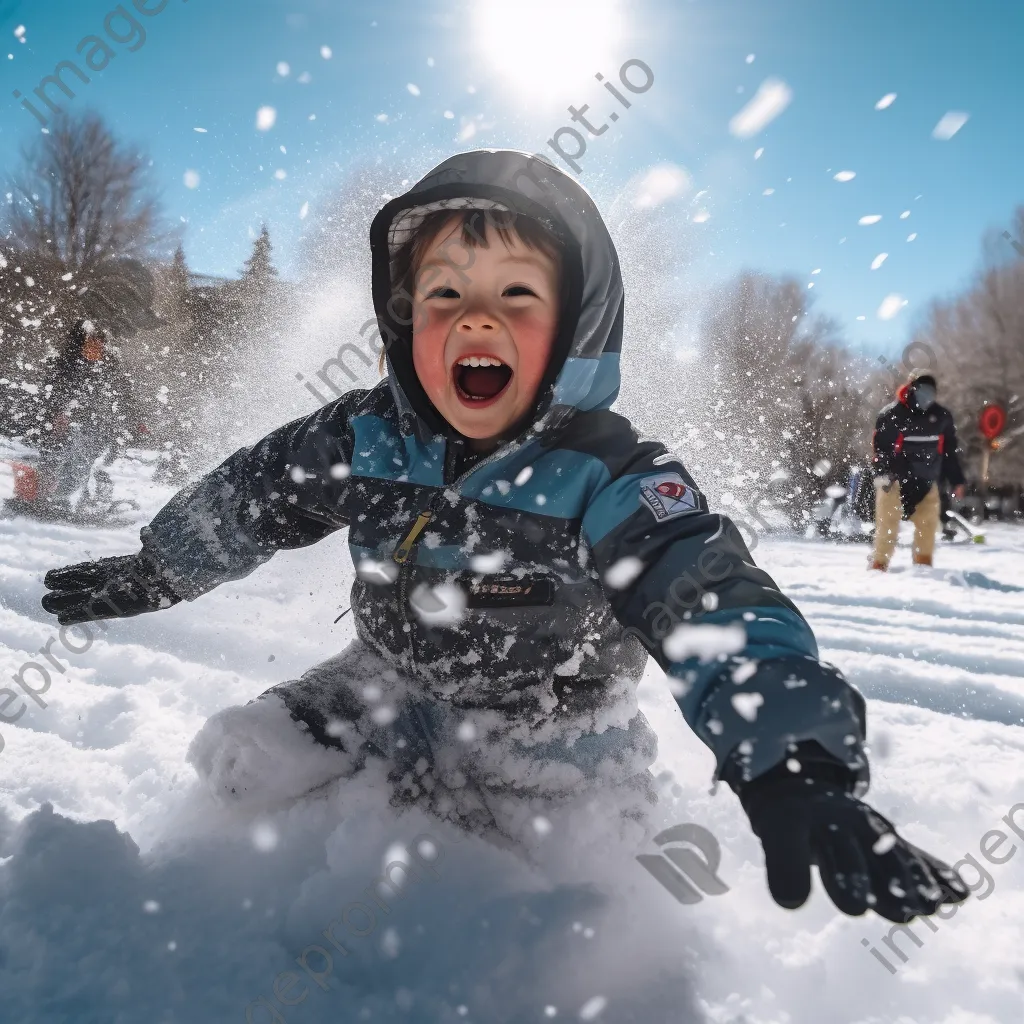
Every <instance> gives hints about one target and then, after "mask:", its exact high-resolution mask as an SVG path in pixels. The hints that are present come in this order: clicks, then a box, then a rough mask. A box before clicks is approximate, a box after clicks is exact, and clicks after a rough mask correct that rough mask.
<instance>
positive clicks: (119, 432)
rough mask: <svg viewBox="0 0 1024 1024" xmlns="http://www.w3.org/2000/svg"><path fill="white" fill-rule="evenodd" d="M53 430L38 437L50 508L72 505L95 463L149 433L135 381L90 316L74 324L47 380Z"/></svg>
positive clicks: (47, 412) (41, 476)
mask: <svg viewBox="0 0 1024 1024" xmlns="http://www.w3.org/2000/svg"><path fill="white" fill-rule="evenodd" d="M46 391H47V392H48V394H47V397H46V401H45V406H44V415H45V422H46V423H47V424H48V425H49V430H48V431H47V432H46V433H45V434H44V435H43V439H42V441H41V443H40V460H39V467H38V472H39V484H40V489H39V496H40V498H41V499H42V500H43V501H44V502H45V503H46V505H47V506H48V507H49V510H50V511H61V510H69V509H70V504H71V495H72V494H73V493H74V492H75V491H76V490H78V489H79V488H80V487H83V486H84V485H85V484H86V483H87V482H88V480H89V476H90V474H91V472H92V467H93V464H94V463H95V462H96V460H97V459H98V458H99V457H100V456H101V455H104V454H106V453H108V452H109V451H110V450H111V449H112V448H114V449H123V448H126V447H127V446H128V445H129V444H131V443H133V442H135V441H136V440H137V439H138V437H139V436H140V435H141V434H143V433H145V431H146V428H145V426H144V425H143V423H142V414H141V408H140V406H139V402H138V399H137V398H136V395H135V386H134V384H133V382H132V380H131V378H130V377H129V375H128V373H127V372H126V371H125V369H124V365H123V364H122V362H121V360H120V358H119V357H118V355H117V353H116V352H115V351H114V350H113V349H112V348H111V345H110V339H109V336H108V335H107V333H106V331H104V330H103V329H102V328H100V327H99V326H97V325H96V324H95V323H94V322H93V321H90V320H79V321H78V322H77V323H76V324H75V325H74V327H72V329H71V333H70V336H69V338H68V341H67V342H66V344H65V345H64V347H63V348H62V349H61V352H60V354H59V355H58V356H57V360H56V362H55V363H54V365H53V368H52V369H51V371H50V373H49V375H48V376H47V381H46Z"/></svg>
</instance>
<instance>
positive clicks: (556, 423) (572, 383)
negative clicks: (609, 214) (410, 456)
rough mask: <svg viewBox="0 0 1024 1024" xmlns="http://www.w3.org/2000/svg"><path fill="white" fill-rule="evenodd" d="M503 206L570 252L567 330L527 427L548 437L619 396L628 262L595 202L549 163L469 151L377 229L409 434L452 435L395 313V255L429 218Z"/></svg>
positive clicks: (406, 327)
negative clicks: (623, 267)
mask: <svg viewBox="0 0 1024 1024" xmlns="http://www.w3.org/2000/svg"><path fill="white" fill-rule="evenodd" d="M467 208H473V209H494V210H500V211H505V212H511V213H513V214H516V215H522V216H525V217H532V218H534V219H535V220H539V221H540V222H541V223H543V224H544V225H545V226H546V227H548V228H549V229H550V230H551V231H552V233H553V234H554V235H555V236H556V237H557V238H558V239H559V240H560V242H561V243H562V246H563V250H564V259H563V270H562V294H561V302H560V308H559V321H558V333H557V335H556V337H555V343H554V347H553V349H552V357H551V362H550V363H549V364H548V369H547V373H546V374H545V377H544V379H543V381H542V382H541V386H540V389H539V391H538V397H537V401H536V403H535V405H534V408H533V410H532V413H531V416H530V418H529V422H530V424H531V425H528V426H527V428H526V429H524V430H523V433H522V434H521V435H520V436H521V437H523V435H525V434H527V433H532V434H545V433H550V432H552V431H554V430H556V429H560V428H562V427H564V426H565V424H566V423H567V422H568V420H569V419H571V417H572V416H573V415H574V414H575V413H576V412H577V411H582V410H590V409H605V408H608V407H609V406H610V405H611V404H612V402H614V401H615V398H616V396H617V395H618V391H619V353H620V351H621V348H622V320H623V295H622V275H621V274H620V272H619V260H618V256H617V255H616V252H615V246H614V245H613V244H612V240H611V236H610V235H609V234H608V229H607V228H606V226H605V223H604V221H603V220H602V219H601V214H600V213H599V212H598V209H597V206H596V204H595V203H594V201H593V199H591V198H590V196H589V195H588V194H587V192H586V190H585V189H584V188H582V187H581V186H580V185H579V184H578V183H577V182H576V181H574V180H573V179H572V178H570V177H569V176H568V175H567V174H565V173H564V172H563V171H561V170H559V169H558V168H557V167H555V166H554V165H553V164H552V163H550V162H549V161H548V160H546V159H545V158H544V157H539V156H534V155H532V154H530V153H520V152H517V151H515V150H500V149H486V150H475V151H473V152H470V153H461V154H459V155H457V156H453V157H451V158H449V159H448V160H445V161H444V163H442V164H439V165H438V166H437V167H435V168H434V169H433V170H432V171H430V172H429V173H428V174H427V175H426V176H425V177H424V178H423V179H422V180H420V181H419V182H417V183H416V184H415V185H414V186H413V187H412V188H411V189H410V190H409V191H408V192H406V193H405V194H404V195H402V196H399V197H398V198H397V199H393V200H391V201H390V202H389V203H388V204H387V205H386V206H385V207H384V208H383V209H382V210H381V211H380V212H379V213H378V214H377V216H376V217H375V218H374V220H373V224H372V225H371V227H370V251H371V258H372V275H373V277H372V280H373V304H374V309H375V311H376V314H377V323H378V326H379V328H380V332H381V337H382V338H383V339H385V344H386V346H387V353H388V354H387V362H388V370H389V377H390V383H391V388H392V391H393V394H394V397H395V401H396V402H397V403H398V407H399V411H400V413H401V414H402V416H401V421H402V424H403V427H402V429H403V431H405V432H406V433H411V432H412V431H413V430H416V431H417V433H419V434H420V436H422V437H424V438H426V437H428V436H436V435H437V434H445V435H450V434H451V433H452V428H451V427H450V426H449V425H448V424H447V423H446V422H445V421H444V420H443V419H442V417H441V416H440V414H439V413H438V412H437V410H436V409H435V408H434V406H433V404H432V403H431V402H430V400H429V399H428V398H427V396H426V393H425V392H424V390H423V388H422V386H421V385H420V383H419V380H418V379H417V377H416V373H415V370H414V369H413V362H412V327H411V324H410V323H409V322H408V321H405V320H402V319H400V318H399V317H397V316H396V314H395V309H394V303H393V301H392V299H393V292H392V289H393V287H394V282H393V280H392V257H393V256H394V254H395V252H396V251H397V249H398V248H399V247H400V246H401V244H402V242H403V241H404V240H405V239H406V238H407V237H408V235H409V233H410V231H411V230H413V229H414V228H415V227H416V225H417V224H418V223H419V222H420V220H422V218H423V217H424V216H426V214H428V213H430V212H433V211H434V210H442V209H452V210H458V209H467Z"/></svg>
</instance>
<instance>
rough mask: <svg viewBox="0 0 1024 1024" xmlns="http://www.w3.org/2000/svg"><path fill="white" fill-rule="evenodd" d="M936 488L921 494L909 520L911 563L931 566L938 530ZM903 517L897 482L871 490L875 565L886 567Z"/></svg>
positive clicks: (890, 559)
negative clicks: (887, 486)
mask: <svg viewBox="0 0 1024 1024" xmlns="http://www.w3.org/2000/svg"><path fill="white" fill-rule="evenodd" d="M940 504H941V503H940V500H939V489H938V487H935V486H933V487H932V489H931V490H930V491H929V492H928V493H927V494H926V495H925V496H924V498H923V499H922V500H921V502H920V504H919V505H918V506H917V508H915V509H914V514H913V515H912V516H911V517H910V521H911V522H912V523H913V524H914V547H913V560H914V564H915V565H931V564H932V555H933V554H934V552H935V535H936V533H937V532H938V529H939V507H940ZM902 519H903V502H902V499H901V497H900V485H899V483H898V482H896V483H893V485H892V487H890V488H889V490H888V491H884V490H882V489H881V488H877V489H876V490H875V564H876V565H882V566H885V567H886V568H888V567H889V562H890V561H892V556H893V552H894V551H895V550H896V539H897V538H898V537H899V533H900V522H901V521H902Z"/></svg>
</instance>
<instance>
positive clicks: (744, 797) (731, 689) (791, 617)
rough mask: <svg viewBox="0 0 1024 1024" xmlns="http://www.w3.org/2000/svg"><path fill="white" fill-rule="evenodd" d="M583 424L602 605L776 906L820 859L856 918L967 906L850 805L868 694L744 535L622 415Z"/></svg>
mask: <svg viewBox="0 0 1024 1024" xmlns="http://www.w3.org/2000/svg"><path fill="white" fill-rule="evenodd" d="M580 419H581V420H582V419H584V418H583V417H581V418H580ZM585 419H586V424H585V426H584V424H583V423H582V422H579V421H577V423H574V424H573V425H572V426H571V427H570V428H569V434H571V435H574V437H573V438H566V440H563V441H562V442H561V446H562V447H574V448H576V449H577V450H579V451H580V452H583V453H586V454H588V455H590V456H592V457H593V458H596V459H599V460H600V462H601V463H602V464H603V466H604V470H605V473H603V474H601V478H600V482H599V484H598V486H597V487H596V489H595V490H594V492H593V493H592V495H591V497H590V500H589V503H588V507H587V511H586V513H585V516H584V520H583V528H584V532H585V534H586V537H587V540H588V542H589V544H590V546H591V549H592V551H593V555H594V558H595V561H596V563H597V564H596V568H597V571H598V572H599V574H600V575H601V578H602V580H603V581H604V585H605V588H606V593H607V595H608V599H609V601H610V602H611V605H612V607H613V609H614V611H615V614H616V616H617V618H618V619H619V621H620V622H621V623H622V624H623V626H624V627H626V633H627V634H631V635H633V636H635V637H637V639H639V640H640V641H641V642H642V643H643V644H644V646H645V647H646V648H647V650H648V651H649V652H650V654H651V655H652V656H653V657H654V658H655V659H656V660H657V661H658V663H659V664H660V665H661V667H662V668H663V669H664V670H665V672H666V673H667V674H668V676H669V678H670V680H671V682H672V685H673V690H674V692H675V694H676V699H677V703H678V705H679V707H680V709H681V711H682V713H683V716H684V718H685V719H686V721H687V723H688V724H689V725H690V726H691V727H692V728H693V730H694V731H695V732H696V733H697V735H698V736H699V737H700V738H701V739H702V740H703V741H704V742H705V743H706V744H707V745H708V746H709V747H710V748H711V750H712V751H713V752H714V755H715V760H716V763H717V769H716V776H717V777H719V778H722V779H724V780H725V781H726V782H727V783H728V784H729V785H730V786H731V787H732V789H733V790H734V791H735V792H736V793H737V794H738V795H739V797H740V800H741V802H742V804H743V808H744V810H745V811H746V813H747V815H748V817H749V818H750V821H751V825H752V827H753V829H754V831H755V833H756V834H757V835H758V836H759V837H760V839H761V841H762V844H763V846H764V850H765V861H766V867H767V872H768V883H769V887H770V889H771V892H772V895H773V897H774V898H775V900H776V902H778V903H780V904H781V905H782V906H785V907H790V908H793V907H798V906H801V905H802V904H803V903H804V902H805V900H806V899H807V897H808V895H809V892H810V868H811V865H812V864H817V865H818V868H819V873H820V875H821V878H822V882H823V884H824V885H825V887H826V889H827V891H828V893H829V896H830V897H831V898H832V901H833V902H834V903H835V904H836V906H837V907H839V909H840V910H842V911H843V912H844V913H848V914H862V913H864V912H865V910H866V909H868V907H869V906H870V907H873V908H874V909H875V910H876V911H877V912H878V913H879V914H882V915H883V916H885V917H887V918H889V919H890V920H893V921H900V922H903V921H907V920H909V919H910V918H911V917H913V916H914V915H917V914H930V913H933V912H934V911H935V909H936V907H937V906H938V905H939V903H940V902H942V901H943V900H950V899H955V900H957V901H959V900H960V899H963V898H965V897H966V895H967V889H966V887H965V886H964V885H963V884H962V881H960V880H959V879H958V876H957V875H956V874H955V872H952V871H951V869H949V868H948V867H946V865H944V864H942V863H940V862H938V861H935V860H934V859H933V858H931V857H930V856H929V855H928V854H925V853H923V852H922V851H919V850H916V849H915V848H913V847H911V846H910V845H909V844H907V843H905V842H904V840H902V839H901V838H899V837H898V836H897V835H896V832H895V829H894V828H893V826H892V825H891V824H890V823H889V822H888V821H886V820H885V819H884V818H882V817H881V815H879V814H877V813H876V812H875V811H874V810H872V809H871V808H870V807H868V806H867V805H866V804H864V803H862V802H861V801H860V800H859V799H857V797H858V796H860V795H863V793H864V792H866V790H867V786H868V781H869V775H868V763H867V757H866V755H865V752H864V748H863V743H864V739H865V720H866V715H865V703H864V699H863V697H861V695H860V694H859V693H858V692H857V691H856V690H855V689H854V688H853V687H852V686H850V685H849V683H847V681H846V680H845V679H844V678H843V676H842V674H841V673H840V672H839V670H838V669H836V668H834V667H833V666H831V665H826V664H824V663H822V662H821V661H819V660H818V650H817V645H816V643H815V640H814V635H813V633H812V632H811V629H810V627H809V626H808V625H807V623H806V621H805V620H804V618H803V616H802V615H801V614H800V612H799V611H798V610H797V609H796V607H795V606H794V605H793V603H792V602H791V601H790V600H789V599H788V598H786V597H785V596H784V595H783V594H782V593H781V592H780V591H779V588H778V587H777V586H776V585H775V583H774V581H773V580H772V579H771V577H770V576H769V575H768V574H767V573H766V572H764V571H763V570H761V569H759V568H758V567H757V566H756V565H755V564H754V562H753V559H752V558H751V555H750V551H749V550H748V548H747V545H746V543H745V542H744V540H743V537H742V535H741V533H740V531H739V529H738V528H737V526H736V525H735V524H734V523H733V522H731V521H730V520H729V519H728V518H727V517H725V516H722V515H718V514H715V513H712V512H711V511H710V510H709V509H708V506H707V502H706V500H705V498H704V496H703V495H701V494H700V492H699V491H698V490H697V488H696V486H695V484H694V481H693V480H692V479H691V478H690V476H689V475H688V474H687V472H686V470H685V469H684V468H683V466H682V464H681V463H680V462H679V461H678V460H676V459H675V458H674V457H672V456H671V455H668V454H667V453H666V451H665V449H664V447H663V446H662V445H660V444H656V443H650V442H647V443H642V442H639V441H638V439H637V436H636V434H635V433H634V432H633V430H632V428H631V427H630V426H629V424H628V422H627V421H626V420H624V419H623V418H622V417H619V416H616V415H615V414H613V413H607V412H605V413H596V414H593V415H591V416H588V417H586V418H585ZM574 440H575V443H574Z"/></svg>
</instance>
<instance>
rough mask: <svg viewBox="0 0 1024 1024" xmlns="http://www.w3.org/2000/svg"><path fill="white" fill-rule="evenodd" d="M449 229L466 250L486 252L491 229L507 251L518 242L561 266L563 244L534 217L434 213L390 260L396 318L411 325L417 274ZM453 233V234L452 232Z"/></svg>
mask: <svg viewBox="0 0 1024 1024" xmlns="http://www.w3.org/2000/svg"><path fill="white" fill-rule="evenodd" d="M449 225H451V226H452V227H453V228H454V230H459V231H460V241H461V242H462V244H463V245H464V246H466V247H467V248H470V249H475V248H476V247H477V246H481V247H483V248H487V227H488V225H489V226H490V227H492V228H493V229H494V231H495V232H497V235H498V238H500V239H501V241H502V243H503V244H504V245H505V247H506V248H507V247H508V246H510V245H511V244H512V243H513V242H514V241H519V242H521V243H522V244H523V245H525V246H526V248H527V249H534V250H537V251H539V252H542V253H544V255H545V256H548V257H550V258H551V259H553V260H555V261H556V262H559V261H560V260H561V256H562V251H563V247H562V243H561V242H559V240H558V239H557V238H556V237H555V235H554V233H553V232H552V231H551V230H550V229H549V228H547V227H546V226H545V225H544V224H542V223H541V222H540V221H539V220H535V219H534V218H533V217H526V216H524V215H523V214H517V213H511V212H508V211H504V210H434V211H433V212H431V213H428V214H427V215H426V216H425V217H424V218H423V219H422V220H421V221H420V223H419V224H417V225H416V227H415V228H413V230H412V233H411V234H410V235H409V237H408V238H407V239H406V240H405V241H404V242H403V243H402V244H401V246H400V247H399V248H398V249H397V250H396V252H395V254H394V256H393V257H392V258H391V280H392V282H393V285H392V299H393V304H394V308H395V312H396V315H397V316H398V317H399V318H400V319H402V320H404V321H406V322H408V323H411V322H412V309H411V308H410V306H411V303H410V299H409V297H410V296H412V294H413V289H414V288H415V286H416V274H417V272H418V271H419V269H420V264H422V262H423V257H424V256H425V255H426V253H427V249H428V248H429V246H430V245H431V243H433V242H434V240H435V239H436V238H437V236H438V235H439V234H440V233H441V232H442V231H443V230H444V229H445V228H446V227H448V226H449ZM453 233H454V231H453ZM386 356H387V350H386V349H385V351H383V352H381V354H380V372H381V373H383V372H384V365H385V359H386Z"/></svg>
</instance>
